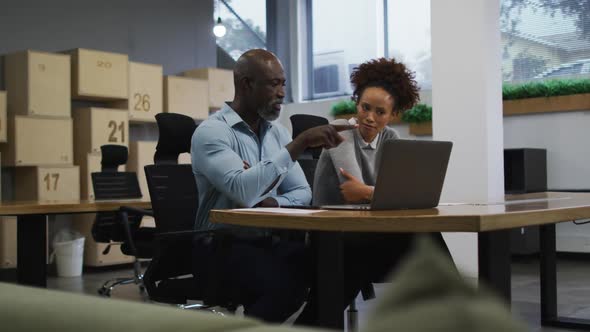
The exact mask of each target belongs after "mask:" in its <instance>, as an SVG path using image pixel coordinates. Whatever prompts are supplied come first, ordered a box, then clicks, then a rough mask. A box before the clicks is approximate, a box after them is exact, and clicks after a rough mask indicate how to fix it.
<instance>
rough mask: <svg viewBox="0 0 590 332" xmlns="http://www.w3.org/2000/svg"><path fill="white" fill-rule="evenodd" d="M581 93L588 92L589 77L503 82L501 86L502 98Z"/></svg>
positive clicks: (589, 90)
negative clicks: (514, 82) (520, 82)
mask: <svg viewBox="0 0 590 332" xmlns="http://www.w3.org/2000/svg"><path fill="white" fill-rule="evenodd" d="M581 93H590V79H571V80H551V81H545V82H529V83H523V84H504V85H503V86H502V99H503V100H515V99H525V98H536V97H551V96H567V95H575V94H581Z"/></svg>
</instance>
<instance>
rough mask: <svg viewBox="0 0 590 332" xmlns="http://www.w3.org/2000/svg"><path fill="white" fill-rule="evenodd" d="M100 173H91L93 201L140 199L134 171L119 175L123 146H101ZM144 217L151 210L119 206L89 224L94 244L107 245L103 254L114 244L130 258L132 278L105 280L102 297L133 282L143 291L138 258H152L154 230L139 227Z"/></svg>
mask: <svg viewBox="0 0 590 332" xmlns="http://www.w3.org/2000/svg"><path fill="white" fill-rule="evenodd" d="M100 150H101V153H102V159H101V166H102V167H101V171H100V172H95V173H92V174H91V177H92V187H93V189H94V196H95V199H96V200H111V199H112V200H120V199H140V198H141V197H142V195H141V191H140V189H139V183H138V181H137V175H136V174H135V173H133V172H118V171H117V169H118V167H119V165H122V164H125V163H127V157H128V151H127V147H125V146H122V145H103V146H101V147H100ZM144 215H151V212H150V211H146V210H141V209H135V208H130V207H121V208H120V209H119V210H118V211H117V212H99V213H97V214H96V219H95V221H94V224H93V225H92V237H93V238H94V240H95V241H96V242H100V243H107V244H108V245H107V247H106V249H105V250H104V251H103V254H105V255H106V254H107V253H108V252H109V251H110V249H111V247H112V246H113V245H120V246H121V252H122V253H123V254H125V255H128V256H133V258H134V261H133V271H134V275H133V276H132V277H126V278H115V279H111V280H108V281H106V282H105V283H104V284H103V285H102V287H100V288H99V289H98V293H99V294H100V295H103V296H111V292H112V291H113V289H114V288H115V287H116V286H118V285H125V284H131V283H134V284H136V285H138V286H139V289H140V291H143V290H144V287H143V282H142V279H143V275H142V273H141V264H140V261H139V259H146V258H151V257H152V255H153V250H152V248H153V240H154V228H153V227H140V225H141V219H142V217H143V216H144Z"/></svg>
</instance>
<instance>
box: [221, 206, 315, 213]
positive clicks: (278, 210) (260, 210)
mask: <svg viewBox="0 0 590 332" xmlns="http://www.w3.org/2000/svg"><path fill="white" fill-rule="evenodd" d="M232 211H246V212H257V213H282V214H312V213H316V212H322V211H325V210H316V209H281V208H263V207H260V208H247V209H233V210H232Z"/></svg>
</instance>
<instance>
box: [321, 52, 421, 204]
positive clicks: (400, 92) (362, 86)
mask: <svg viewBox="0 0 590 332" xmlns="http://www.w3.org/2000/svg"><path fill="white" fill-rule="evenodd" d="M350 82H351V83H352V85H353V87H354V92H353V94H352V99H353V100H354V101H355V102H356V107H357V114H356V118H353V119H351V120H349V122H351V123H358V129H356V130H350V131H346V132H342V133H340V134H341V135H342V136H344V138H345V141H344V143H342V144H341V145H340V146H338V147H337V148H333V149H329V150H324V151H323V153H322V155H321V156H320V160H319V161H318V166H317V169H316V172H315V177H314V179H315V180H314V185H313V188H314V189H315V190H314V194H313V204H314V205H326V204H343V203H358V202H368V201H370V200H371V197H372V196H373V186H374V185H375V180H376V177H377V174H376V166H377V165H378V160H379V158H378V151H379V148H380V147H381V144H382V143H383V142H384V141H385V140H388V139H397V138H398V137H399V135H398V134H397V133H396V131H395V130H394V129H392V128H390V127H388V126H387V125H388V124H389V122H390V121H391V119H392V118H393V116H394V115H395V114H398V113H402V112H404V111H406V110H407V109H410V108H412V106H414V105H415V104H416V102H417V101H418V99H419V96H418V86H417V84H416V81H415V80H414V73H412V72H411V71H409V70H408V69H407V68H406V66H405V65H404V64H403V63H400V62H397V61H396V60H395V59H385V58H380V59H376V60H371V61H368V62H365V63H363V64H361V65H360V66H358V67H357V68H355V69H354V70H353V72H352V75H351V76H350ZM347 123H348V122H347V121H346V120H336V121H334V122H333V124H347Z"/></svg>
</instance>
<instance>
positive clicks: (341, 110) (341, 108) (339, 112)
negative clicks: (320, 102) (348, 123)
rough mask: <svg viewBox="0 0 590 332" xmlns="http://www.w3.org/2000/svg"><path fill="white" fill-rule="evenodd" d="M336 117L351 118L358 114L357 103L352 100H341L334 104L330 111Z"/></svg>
mask: <svg viewBox="0 0 590 332" xmlns="http://www.w3.org/2000/svg"><path fill="white" fill-rule="evenodd" d="M330 114H332V115H333V116H334V117H335V118H336V119H350V118H351V117H353V116H354V115H355V114H356V103H355V102H354V101H352V100H350V99H349V100H341V101H339V102H337V103H336V104H334V105H332V110H331V111H330Z"/></svg>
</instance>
